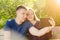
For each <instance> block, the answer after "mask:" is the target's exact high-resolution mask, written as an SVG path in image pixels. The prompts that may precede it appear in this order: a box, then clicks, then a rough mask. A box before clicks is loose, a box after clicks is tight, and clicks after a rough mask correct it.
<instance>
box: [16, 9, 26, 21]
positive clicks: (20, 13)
mask: <svg viewBox="0 0 60 40" xmlns="http://www.w3.org/2000/svg"><path fill="white" fill-rule="evenodd" d="M26 14H27V10H25V9H19V10H17V11H16V15H17V17H18V18H19V20H21V21H22V22H24V21H25V20H26V16H27V15H26Z"/></svg>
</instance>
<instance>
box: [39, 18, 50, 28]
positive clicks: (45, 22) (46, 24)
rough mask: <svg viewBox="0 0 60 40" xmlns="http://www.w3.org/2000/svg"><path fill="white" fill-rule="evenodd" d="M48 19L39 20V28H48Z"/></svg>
mask: <svg viewBox="0 0 60 40" xmlns="http://www.w3.org/2000/svg"><path fill="white" fill-rule="evenodd" d="M49 20H50V18H40V27H42V28H43V27H49V26H51V24H50V23H49Z"/></svg>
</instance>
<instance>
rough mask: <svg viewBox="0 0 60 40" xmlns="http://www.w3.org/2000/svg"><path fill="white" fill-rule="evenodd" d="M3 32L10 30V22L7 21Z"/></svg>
mask: <svg viewBox="0 0 60 40" xmlns="http://www.w3.org/2000/svg"><path fill="white" fill-rule="evenodd" d="M4 30H6V31H7V30H10V21H7V22H6V24H5V26H4Z"/></svg>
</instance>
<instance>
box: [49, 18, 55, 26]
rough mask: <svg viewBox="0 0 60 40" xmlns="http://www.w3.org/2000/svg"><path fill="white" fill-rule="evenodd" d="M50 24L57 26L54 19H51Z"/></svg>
mask: <svg viewBox="0 0 60 40" xmlns="http://www.w3.org/2000/svg"><path fill="white" fill-rule="evenodd" d="M49 23H50V24H51V25H52V26H55V21H54V19H53V18H50V20H49Z"/></svg>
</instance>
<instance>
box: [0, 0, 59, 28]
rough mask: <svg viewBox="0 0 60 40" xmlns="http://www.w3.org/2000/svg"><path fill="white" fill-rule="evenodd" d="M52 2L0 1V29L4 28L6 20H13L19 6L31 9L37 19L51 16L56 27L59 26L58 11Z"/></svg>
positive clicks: (42, 0) (29, 0) (38, 0)
mask: <svg viewBox="0 0 60 40" xmlns="http://www.w3.org/2000/svg"><path fill="white" fill-rule="evenodd" d="M53 2H54V1H52V0H49V1H48V0H0V29H1V28H3V27H4V25H5V23H6V20H8V19H11V18H15V10H16V8H17V6H19V5H24V6H27V7H30V8H33V9H34V11H35V13H36V15H37V16H38V18H40V17H50V16H52V17H53V18H54V19H55V21H56V26H60V18H59V17H60V14H59V13H60V12H59V10H60V9H59V8H58V7H56V6H57V5H54V3H53ZM52 3H53V4H52ZM52 5H53V6H52ZM53 9H54V10H53Z"/></svg>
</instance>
